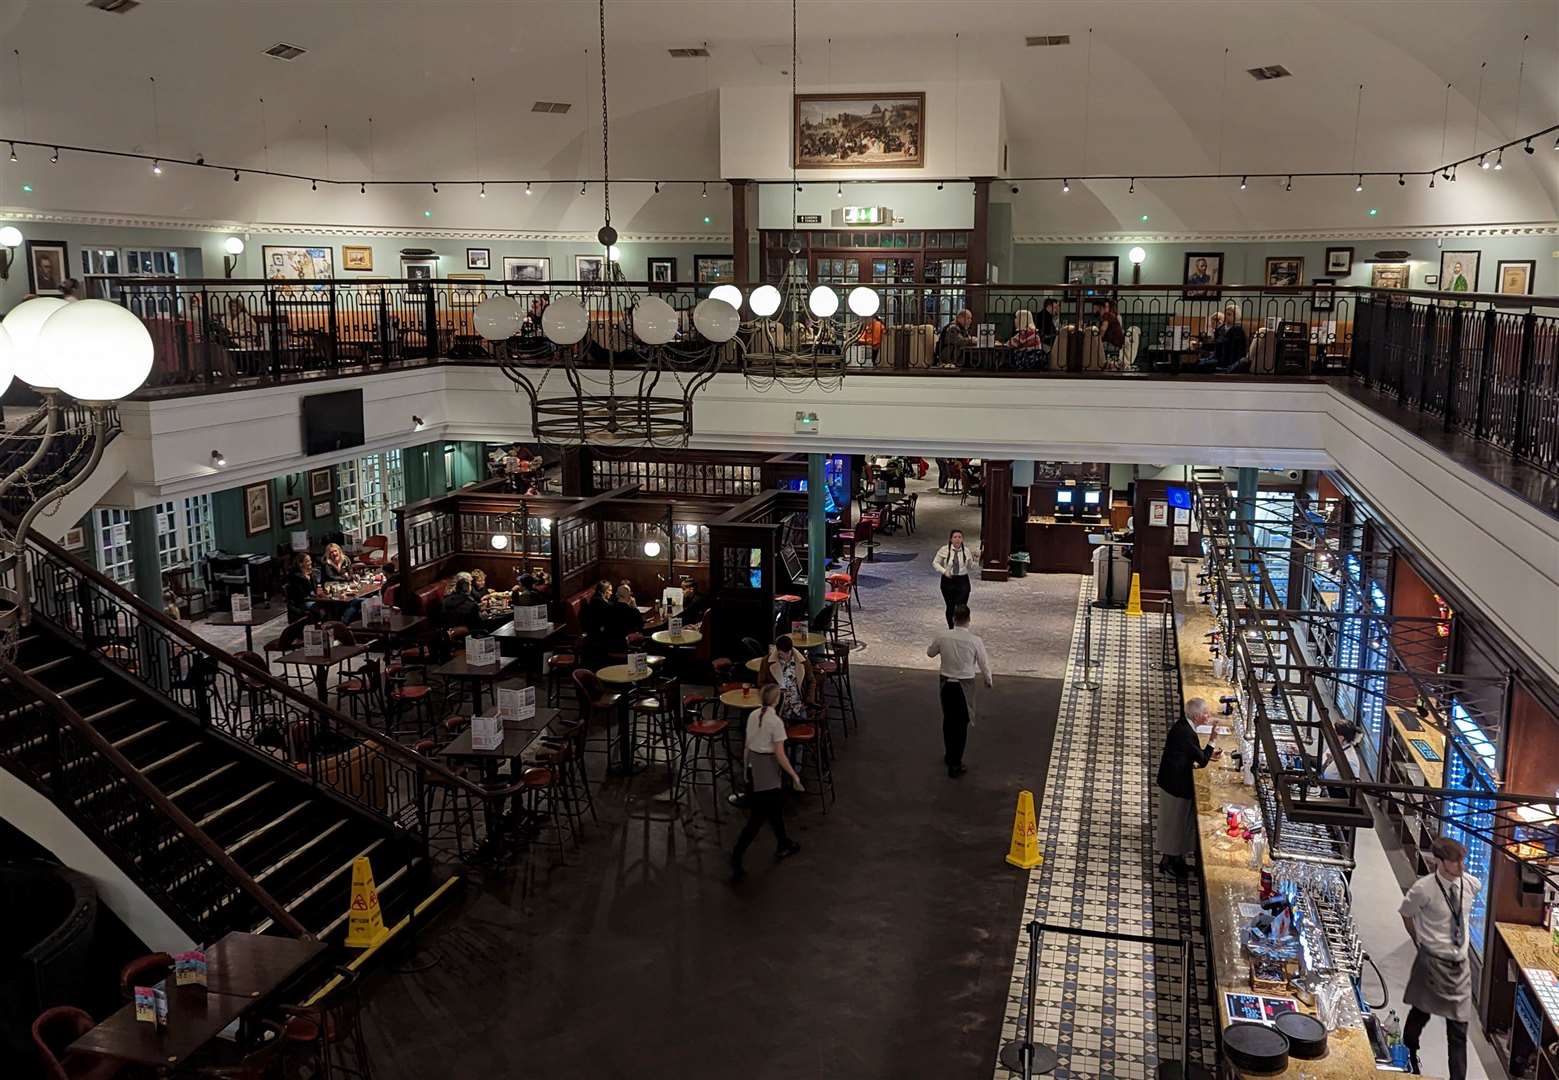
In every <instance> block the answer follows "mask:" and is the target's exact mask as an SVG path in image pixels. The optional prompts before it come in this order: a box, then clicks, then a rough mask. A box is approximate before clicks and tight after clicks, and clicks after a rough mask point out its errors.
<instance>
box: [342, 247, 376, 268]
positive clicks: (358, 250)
mask: <svg viewBox="0 0 1559 1080" xmlns="http://www.w3.org/2000/svg"><path fill="white" fill-rule="evenodd" d="M373 268H374V249H373V248H371V247H369V246H368V245H367V244H342V245H341V269H343V270H372V269H373Z"/></svg>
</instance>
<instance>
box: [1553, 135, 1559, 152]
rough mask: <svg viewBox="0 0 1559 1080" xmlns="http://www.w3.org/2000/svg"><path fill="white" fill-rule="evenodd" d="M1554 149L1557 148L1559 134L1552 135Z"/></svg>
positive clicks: (1558, 147)
mask: <svg viewBox="0 0 1559 1080" xmlns="http://www.w3.org/2000/svg"><path fill="white" fill-rule="evenodd" d="M1554 149H1555V150H1559V135H1555V136H1554Z"/></svg>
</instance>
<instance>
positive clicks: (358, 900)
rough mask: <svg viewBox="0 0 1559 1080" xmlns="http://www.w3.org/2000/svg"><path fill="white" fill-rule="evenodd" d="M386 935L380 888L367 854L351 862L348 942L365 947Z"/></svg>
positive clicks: (347, 914)
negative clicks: (377, 887)
mask: <svg viewBox="0 0 1559 1080" xmlns="http://www.w3.org/2000/svg"><path fill="white" fill-rule="evenodd" d="M382 937H384V916H383V915H381V914H380V912H379V890H378V889H376V888H375V887H374V871H373V867H372V866H370V865H368V856H366V855H359V856H358V857H357V858H356V859H355V860H353V862H352V905H351V907H350V908H349V909H348V910H347V913H346V943H347V944H348V945H350V946H352V947H353V948H358V949H366V948H368V947H370V946H372V945H376V944H378V942H379V939H380V938H382Z"/></svg>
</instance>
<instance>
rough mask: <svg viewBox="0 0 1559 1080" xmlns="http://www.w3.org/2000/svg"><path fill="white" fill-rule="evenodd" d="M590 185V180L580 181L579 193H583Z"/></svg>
mask: <svg viewBox="0 0 1559 1080" xmlns="http://www.w3.org/2000/svg"><path fill="white" fill-rule="evenodd" d="M589 186H590V182H589V181H588V180H581V181H580V182H579V193H580V194H581V195H583V194H584V193H585V189H586V188H588V187H589Z"/></svg>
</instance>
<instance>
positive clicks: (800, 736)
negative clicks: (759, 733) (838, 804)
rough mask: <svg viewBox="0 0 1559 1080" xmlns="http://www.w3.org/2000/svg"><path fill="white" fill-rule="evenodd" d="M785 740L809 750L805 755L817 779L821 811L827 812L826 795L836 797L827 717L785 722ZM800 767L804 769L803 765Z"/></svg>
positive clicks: (831, 746)
mask: <svg viewBox="0 0 1559 1080" xmlns="http://www.w3.org/2000/svg"><path fill="white" fill-rule="evenodd" d="M785 741H786V743H795V744H796V745H797V746H800V747H801V748H802V750H803V751H810V753H808V755H807V756H808V757H810V758H811V760H812V774H813V777H814V779H815V780H816V781H817V795H818V800H819V801H820V802H821V803H822V805H823V813H825V814H826V813H828V797H829V796H830V795H832V796H833V797H834V798H836V799H837V798H838V795H837V794H836V793H835V791H834V767H833V740H832V739H831V738H830V737H829V734H828V722H827V717H826V716H821V715H818V716H817V719H816V720H815V721H808V722H805V723H800V724H787V725H786V726H785ZM802 768H803V770H804V769H805V766H804V765H803V767H802ZM825 784H826V785H827V790H826V791H825V790H824V785H825Z"/></svg>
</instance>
